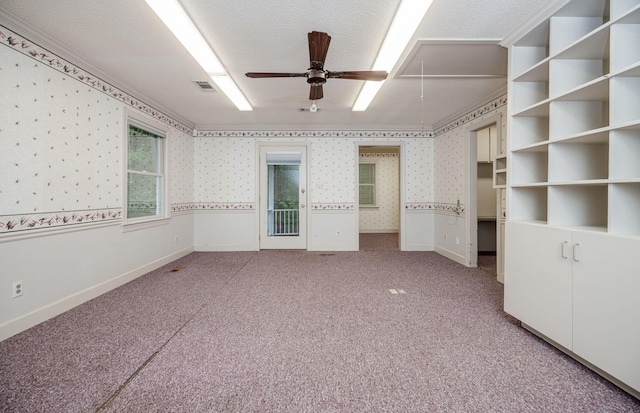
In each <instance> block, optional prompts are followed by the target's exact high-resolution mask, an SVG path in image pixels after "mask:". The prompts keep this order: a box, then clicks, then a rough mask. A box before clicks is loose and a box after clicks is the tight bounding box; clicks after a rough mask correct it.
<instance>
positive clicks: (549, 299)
mask: <svg viewBox="0 0 640 413" xmlns="http://www.w3.org/2000/svg"><path fill="white" fill-rule="evenodd" d="M572 245H573V244H572V233H571V231H568V230H565V229H559V228H550V227H547V226H544V225H534V224H527V223H520V222H512V221H508V222H507V224H506V244H505V260H506V262H505V269H504V271H505V272H504V310H505V311H506V312H507V313H509V314H511V315H512V316H514V317H516V318H517V319H519V320H520V321H522V322H523V323H525V324H528V325H529V326H531V327H533V328H534V329H535V330H537V331H539V332H540V333H542V334H544V335H545V336H547V337H549V338H550V339H552V340H554V341H555V342H556V343H559V344H560V345H562V346H564V347H566V348H567V349H569V350H571V348H572V345H573V341H572V323H573V319H572V316H573V302H572V296H573V282H572V259H571V253H572Z"/></svg>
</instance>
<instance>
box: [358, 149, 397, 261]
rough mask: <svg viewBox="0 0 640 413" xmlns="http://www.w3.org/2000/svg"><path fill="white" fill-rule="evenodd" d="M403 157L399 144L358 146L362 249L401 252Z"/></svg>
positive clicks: (360, 243)
mask: <svg viewBox="0 0 640 413" xmlns="http://www.w3.org/2000/svg"><path fill="white" fill-rule="evenodd" d="M401 153H402V151H401V145H398V144H389V145H379V144H375V143H372V144H359V145H358V174H357V175H358V178H357V184H358V186H357V188H358V196H357V199H358V233H359V249H363V248H364V249H377V248H380V247H381V245H383V244H384V245H386V246H385V248H395V249H402V244H403V241H402V236H401V235H402V233H401V229H402V221H403V219H402V208H401V203H402V200H401V188H402V173H401ZM376 234H377V235H376ZM374 241H375V242H374ZM381 241H384V242H382V243H381ZM390 243H393V244H395V247H394V246H392V245H391V244H390Z"/></svg>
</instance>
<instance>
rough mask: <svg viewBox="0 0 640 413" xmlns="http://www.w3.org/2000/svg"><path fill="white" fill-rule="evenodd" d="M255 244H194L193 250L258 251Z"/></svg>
mask: <svg viewBox="0 0 640 413" xmlns="http://www.w3.org/2000/svg"><path fill="white" fill-rule="evenodd" d="M259 249H260V248H258V247H257V246H256V245H253V244H252V245H225V244H220V245H195V246H194V247H193V250H194V251H196V252H239V251H258V250H259Z"/></svg>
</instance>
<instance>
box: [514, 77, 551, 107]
mask: <svg viewBox="0 0 640 413" xmlns="http://www.w3.org/2000/svg"><path fill="white" fill-rule="evenodd" d="M512 87H513V90H514V94H513V96H514V99H513V103H512V105H513V111H514V112H519V111H522V110H524V109H526V108H528V107H531V106H534V105H536V104H538V103H540V102H542V101H544V100H546V99H548V98H549V83H548V82H547V81H544V80H543V81H537V82H513V83H512Z"/></svg>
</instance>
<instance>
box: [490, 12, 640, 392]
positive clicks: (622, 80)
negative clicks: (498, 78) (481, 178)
mask: <svg viewBox="0 0 640 413" xmlns="http://www.w3.org/2000/svg"><path fill="white" fill-rule="evenodd" d="M555 3H556V7H555V9H549V13H548V16H545V17H543V18H540V19H539V21H538V22H537V24H532V26H535V27H534V28H532V29H531V30H529V31H528V33H526V34H523V35H521V36H519V38H518V39H516V40H514V41H512V42H511V43H510V44H508V47H509V62H510V68H509V128H508V130H509V133H508V151H507V152H508V154H507V159H506V160H505V161H504V168H499V167H498V166H496V176H495V179H496V182H495V183H496V184H498V180H503V179H504V184H505V185H506V186H507V199H508V207H509V208H508V214H509V215H508V220H507V231H506V240H505V243H506V246H505V247H506V253H505V256H506V264H505V310H506V311H507V312H509V313H511V314H512V315H514V316H516V317H517V318H519V319H520V320H521V321H523V323H525V324H526V325H527V326H529V327H530V328H531V329H533V330H535V331H536V332H538V333H540V334H541V335H543V336H544V337H545V338H547V339H549V340H550V341H551V342H553V343H554V344H558V345H559V346H560V347H562V348H563V349H564V350H567V351H569V352H572V353H574V354H576V355H578V356H579V357H580V358H581V359H583V360H586V361H587V362H588V363H590V364H591V365H592V367H594V368H595V369H596V370H599V371H600V372H602V373H603V374H604V375H605V376H607V377H609V378H611V379H612V380H614V381H616V382H617V383H618V384H620V385H621V386H622V387H624V388H626V389H627V390H628V391H630V392H632V393H633V394H635V395H636V396H638V394H640V351H638V350H637V349H638V348H640V304H638V303H639V302H640V300H638V297H637V292H638V291H640V265H639V264H638V263H637V259H636V256H637V255H638V253H640V0H590V1H584V0H565V1H556V2H555ZM507 161H508V166H509V167H508V175H507V168H506V166H507ZM498 170H500V171H501V173H503V175H502V176H500V177H498V176H497V172H498ZM525 238H526V239H525ZM596 245H597V248H596V247H595V246H596ZM633 251H635V253H634V252H633ZM623 252H624V253H625V254H626V255H623ZM595 269H598V270H597V271H602V272H603V274H595V271H596V270H595ZM543 273H544V274H543ZM577 274H580V276H581V277H580V278H578V276H577ZM563 277H566V279H564V278H563ZM563 280H564V281H563ZM628 291H635V292H636V293H635V294H630V293H629V292H628ZM587 308H588V309H587ZM593 308H598V309H599V310H598V312H595V313H594V310H593ZM585 314H590V316H589V317H591V318H588V317H587V318H585V317H586V316H585ZM561 320H564V321H561ZM567 320H568V321H567ZM563 323H564V324H563ZM612 325H615V326H616V327H615V328H616V330H615V331H613V330H612V329H613V327H612ZM606 335H608V336H607V337H606V338H604V339H603V338H598V337H599V336H600V337H605V336H606ZM593 343H596V344H593Z"/></svg>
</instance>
